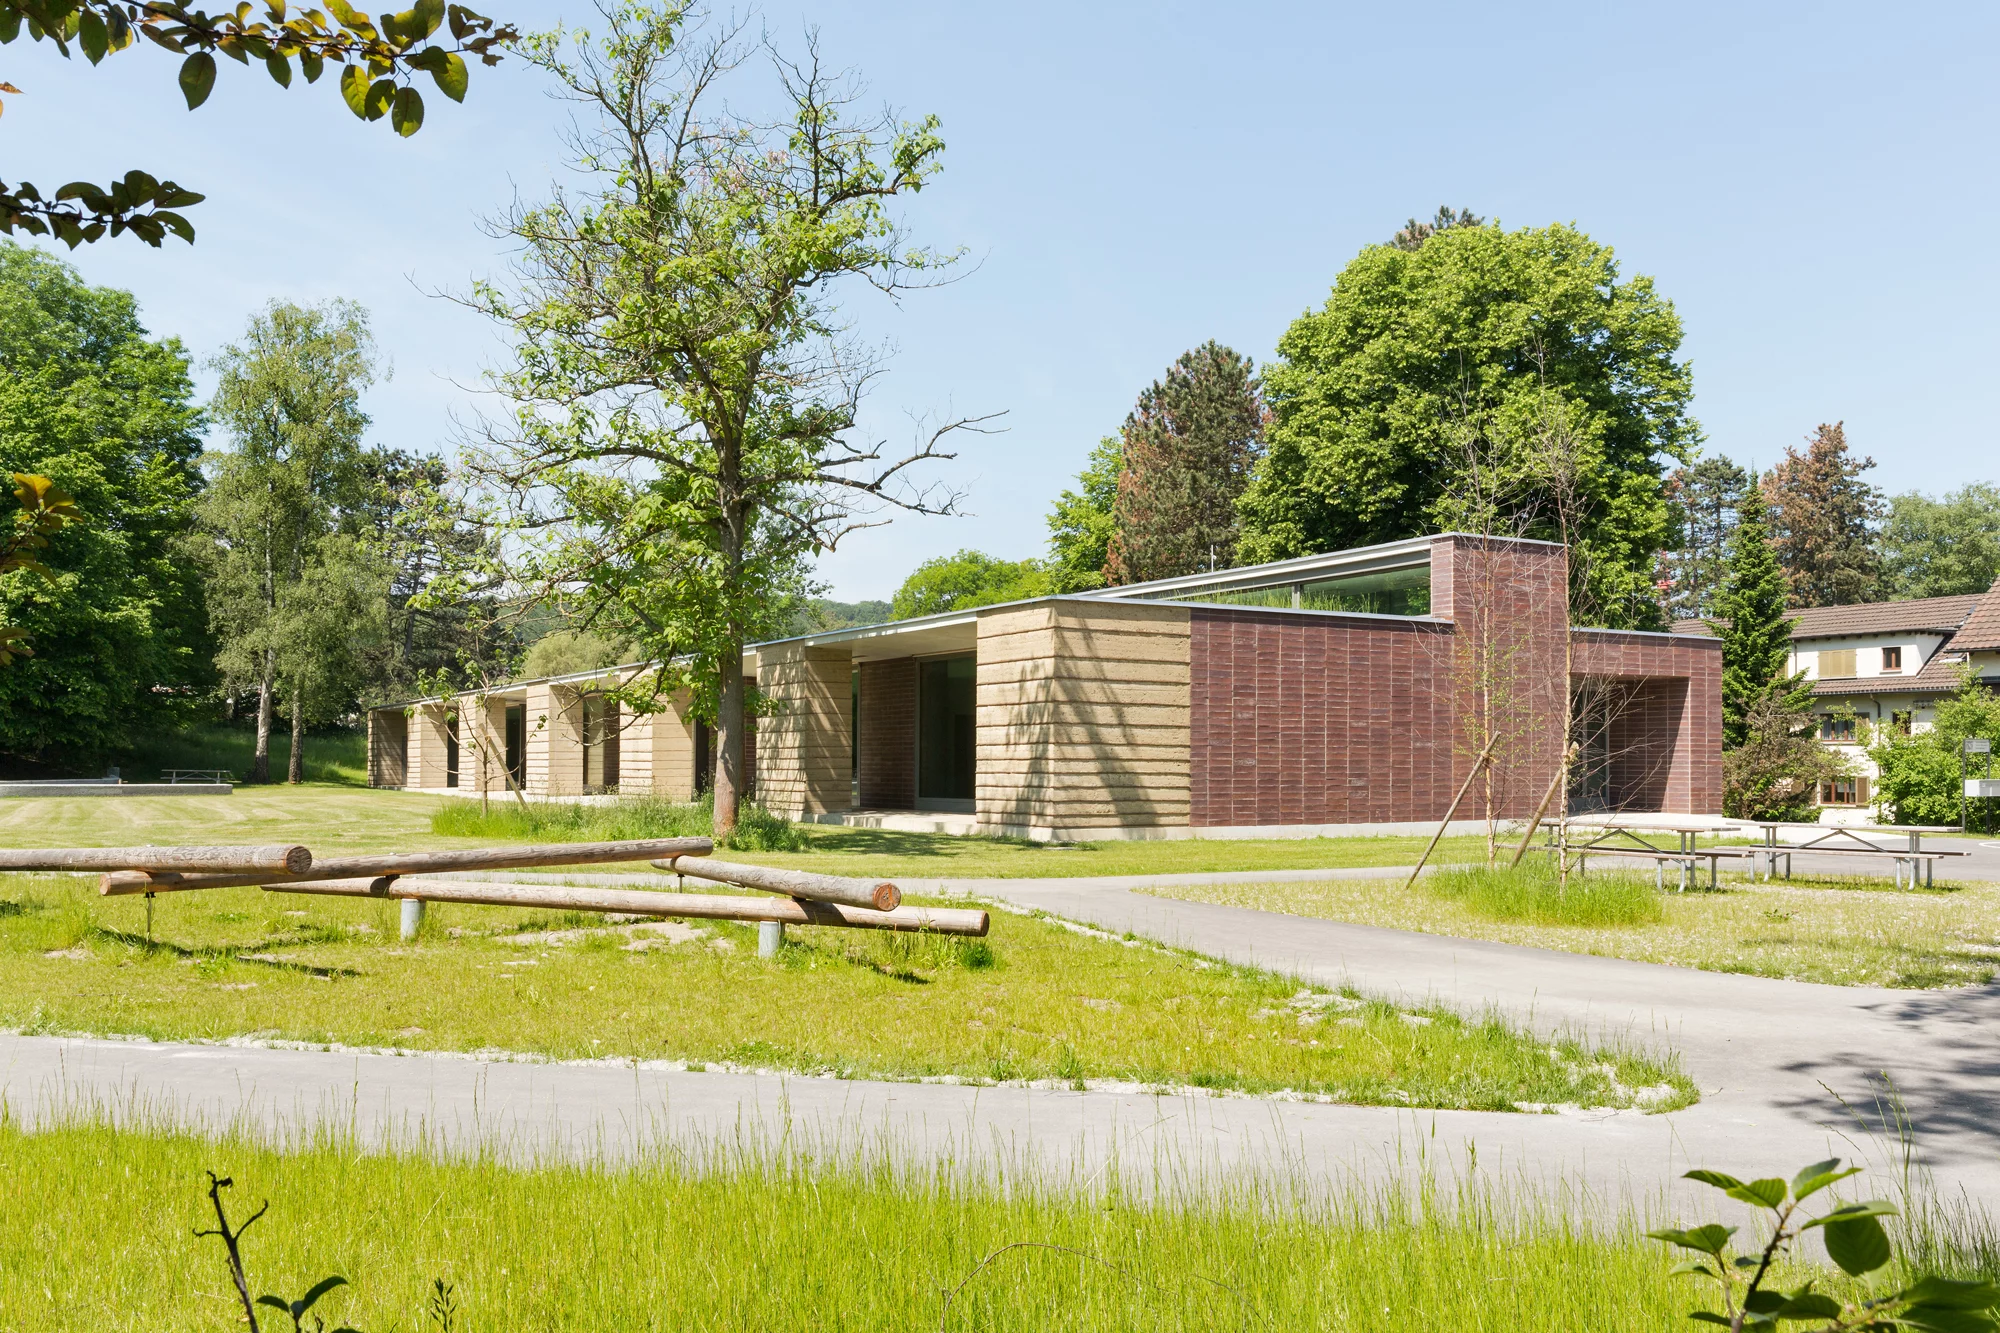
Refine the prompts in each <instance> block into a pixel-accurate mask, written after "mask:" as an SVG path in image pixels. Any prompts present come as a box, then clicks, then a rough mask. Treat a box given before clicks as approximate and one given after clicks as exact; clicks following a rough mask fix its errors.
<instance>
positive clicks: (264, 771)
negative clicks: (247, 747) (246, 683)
mask: <svg viewBox="0 0 2000 1333" xmlns="http://www.w3.org/2000/svg"><path fill="white" fill-rule="evenodd" d="M271 666H272V653H271V650H270V649H268V648H266V649H265V650H264V671H263V674H262V675H261V676H260V677H259V678H258V680H257V748H256V749H255V750H253V751H252V752H251V755H250V781H252V782H269V781H270V780H271V708H272V699H271Z"/></svg>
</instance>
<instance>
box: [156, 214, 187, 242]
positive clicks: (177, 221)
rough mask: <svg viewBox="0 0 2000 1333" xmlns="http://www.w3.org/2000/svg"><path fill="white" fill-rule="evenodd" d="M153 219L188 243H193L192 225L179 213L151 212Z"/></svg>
mask: <svg viewBox="0 0 2000 1333" xmlns="http://www.w3.org/2000/svg"><path fill="white" fill-rule="evenodd" d="M153 220H154V221H155V222H157V223H159V224H160V225H161V226H163V227H165V228H166V229H167V230H168V231H170V232H172V233H173V234H174V235H176V236H178V237H180V238H181V239H182V240H184V241H186V242H187V243H188V244H189V245H193V244H194V227H193V226H192V225H191V224H190V223H189V222H188V220H187V219H186V218H184V217H182V216H181V215H180V214H178V213H155V214H153Z"/></svg>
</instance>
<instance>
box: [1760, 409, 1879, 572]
mask: <svg viewBox="0 0 2000 1333" xmlns="http://www.w3.org/2000/svg"><path fill="white" fill-rule="evenodd" d="M1874 466H1875V460H1874V459H1872V458H1856V457H1855V456H1854V455H1853V454H1851V453H1849V452H1848V451H1847V431H1846V429H1845V427H1844V424H1843V423H1841V422H1837V421H1836V422H1835V423H1833V424H1832V425H1831V426H1829V425H1825V424H1823V423H1822V424H1821V425H1820V427H1819V428H1818V429H1817V430H1815V431H1814V432H1813V433H1812V434H1811V435H1810V436H1809V437H1807V440H1806V448H1805V452H1804V453H1800V452H1799V451H1798V449H1797V448H1796V447H1792V446H1787V447H1786V449H1785V456H1784V458H1783V459H1781V460H1780V461H1779V463H1778V465H1777V466H1776V467H1774V468H1772V469H1771V470H1770V471H1769V472H1767V473H1765V474H1764V482H1763V485H1764V499H1765V500H1766V502H1767V503H1769V505H1770V507H1771V541H1772V544H1773V545H1774V546H1775V547H1776V548H1777V552H1778V562H1779V563H1780V564H1781V565H1783V566H1784V569H1785V582H1786V584H1787V586H1788V587H1789V589H1790V597H1791V604H1792V605H1793V606H1849V605H1852V604H1854V603H1856V602H1866V601H1871V600H1873V599H1874V597H1875V595H1876V592H1877V589H1878V586H1879V583H1880V579H1881V559H1880V557H1879V556H1877V554H1876V552H1875V528H1874V525H1875V522H1876V520H1877V519H1879V518H1881V516H1882V493H1881V492H1880V491H1878V490H1876V489H1875V488H1874V487H1873V486H1871V485H1869V484H1868V483H1867V482H1865V481H1863V480H1862V479H1861V474H1862V473H1864V472H1866V471H1868V469H1870V468H1872V467H1874Z"/></svg>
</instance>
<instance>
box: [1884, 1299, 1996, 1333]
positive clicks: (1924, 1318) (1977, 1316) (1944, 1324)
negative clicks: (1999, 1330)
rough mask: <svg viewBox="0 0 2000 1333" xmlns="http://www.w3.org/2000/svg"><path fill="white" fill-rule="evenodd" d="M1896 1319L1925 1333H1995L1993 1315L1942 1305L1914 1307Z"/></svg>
mask: <svg viewBox="0 0 2000 1333" xmlns="http://www.w3.org/2000/svg"><path fill="white" fill-rule="evenodd" d="M1896 1317H1897V1319H1898V1320H1900V1321H1901V1322H1902V1323H1903V1325H1905V1326H1906V1327H1909V1328H1920V1329H1923V1330H1925V1333H1993V1330H1994V1327H1995V1325H1994V1323H1993V1317H1992V1316H1991V1315H1988V1314H1983V1313H1981V1312H1980V1311H1977V1310H1954V1309H1951V1308H1949V1307H1947V1306H1942V1305H1912V1306H1911V1307H1910V1308H1908V1309H1907V1310H1904V1311H1903V1312H1902V1313H1901V1314H1899V1315H1897V1316H1896Z"/></svg>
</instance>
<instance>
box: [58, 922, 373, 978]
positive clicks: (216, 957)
mask: <svg viewBox="0 0 2000 1333" xmlns="http://www.w3.org/2000/svg"><path fill="white" fill-rule="evenodd" d="M92 933H93V934H94V935H96V937H97V938H98V939H101V940H105V941H107V942H108V943H111V944H122V945H124V946H125V947H126V948H128V949H136V950H137V951H139V952H140V953H142V954H146V955H148V956H153V955H159V954H164V955H166V956H168V957H170V958H173V959H175V960H176V961H185V962H191V963H218V964H220V963H248V964H251V965H253V966H257V967H266V968H271V969H274V970H276V971H281V972H294V973H298V974H299V975H302V976H310V977H319V978H321V979H323V980H332V979H333V978H335V977H358V976H361V975H362V973H361V972H360V971H359V970H357V969H355V968H351V967H321V966H319V965H318V964H316V963H302V962H299V961H297V960H296V959H291V958H278V957H274V956H273V955H271V954H269V953H249V952H246V951H244V950H242V949H238V948H233V947H227V946H225V947H221V948H201V949H191V948H189V947H187V946H186V945H184V944H175V943H174V942H173V941H171V940H162V939H147V938H146V937H145V936H144V935H139V934H134V933H133V932H132V931H129V930H112V929H109V928H107V927H103V926H99V927H97V929H96V930H95V931H93V932H92ZM301 942H302V941H299V940H294V939H279V940H266V941H265V942H264V943H263V945H262V946H256V945H252V946H249V947H251V948H257V947H262V948H265V949H274V948H276V949H282V948H287V947H291V946H294V945H297V944H299V943H301ZM304 942H307V943H310V942H312V941H304Z"/></svg>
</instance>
